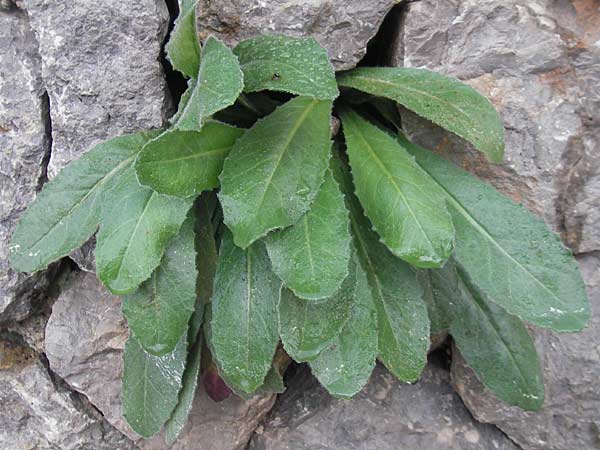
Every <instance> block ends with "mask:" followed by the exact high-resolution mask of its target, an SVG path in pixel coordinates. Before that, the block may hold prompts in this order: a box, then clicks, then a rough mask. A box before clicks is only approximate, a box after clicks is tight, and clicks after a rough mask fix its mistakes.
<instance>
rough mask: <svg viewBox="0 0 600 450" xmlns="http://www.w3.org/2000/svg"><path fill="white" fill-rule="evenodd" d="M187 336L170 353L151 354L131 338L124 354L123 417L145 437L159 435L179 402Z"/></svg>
mask: <svg viewBox="0 0 600 450" xmlns="http://www.w3.org/2000/svg"><path fill="white" fill-rule="evenodd" d="M186 355H187V341H186V337H185V334H184V336H183V337H182V339H181V340H180V341H179V343H178V344H177V347H175V350H173V352H171V353H167V354H166V355H163V356H153V355H150V354H148V353H146V352H144V350H143V349H142V347H141V346H140V345H139V344H138V343H137V341H136V340H135V338H133V337H131V336H130V337H129V339H128V340H127V343H126V344H125V353H124V354H123V365H124V371H123V394H122V397H123V417H125V419H126V420H127V423H129V425H130V426H131V428H133V430H134V431H135V432H136V433H138V434H140V435H142V436H143V437H145V438H149V437H150V436H152V435H153V434H156V433H157V432H158V431H159V430H160V428H161V426H162V425H163V423H165V421H166V420H167V419H168V418H169V417H170V416H171V413H172V412H173V410H174V409H175V406H176V405H177V401H178V394H179V391H180V389H181V379H182V376H183V371H184V368H185V360H186Z"/></svg>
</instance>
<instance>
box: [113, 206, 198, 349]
mask: <svg viewBox="0 0 600 450" xmlns="http://www.w3.org/2000/svg"><path fill="white" fill-rule="evenodd" d="M194 239H195V235H194V217H193V214H188V218H187V219H186V220H185V222H183V225H182V226H181V229H180V230H179V234H178V235H177V236H176V237H175V238H174V239H173V241H172V242H171V244H170V245H169V247H168V248H167V251H166V252H165V254H164V256H163V258H162V261H161V262H160V265H159V266H158V267H157V268H156V270H155V271H154V273H153V274H152V276H151V277H150V279H149V280H148V281H146V282H144V283H143V284H142V285H141V286H140V287H139V289H138V290H137V291H135V292H134V293H132V294H129V295H127V296H125V297H124V298H123V315H124V316H125V318H126V319H127V324H128V325H129V329H130V330H131V333H132V334H133V335H134V337H135V338H136V340H137V342H138V343H139V344H140V345H141V346H142V348H143V349H144V350H145V351H146V352H148V353H151V354H153V355H157V356H160V355H164V354H166V353H170V352H172V351H173V349H174V348H175V346H176V345H177V343H178V342H179V340H180V339H181V336H182V335H183V334H185V333H186V331H187V330H188V321H189V319H190V316H191V315H192V313H193V312H194V305H195V303H196V250H195V249H194Z"/></svg>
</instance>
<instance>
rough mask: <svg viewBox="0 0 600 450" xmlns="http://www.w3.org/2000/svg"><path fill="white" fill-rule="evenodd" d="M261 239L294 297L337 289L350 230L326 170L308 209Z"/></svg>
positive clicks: (324, 295)
mask: <svg viewBox="0 0 600 450" xmlns="http://www.w3.org/2000/svg"><path fill="white" fill-rule="evenodd" d="M265 243H266V244H267V252H268V253H269V257H270V258H271V263H272V264H273V271H274V272H275V273H276V274H277V275H278V276H279V278H281V279H282V281H283V284H284V285H285V286H286V287H287V288H288V289H291V290H292V291H293V292H294V294H296V295H297V296H298V297H300V298H305V299H311V300H314V299H322V298H327V297H331V296H332V295H333V294H335V293H336V292H337V290H338V289H339V288H340V286H341V285H342V282H343V281H344V279H345V278H346V276H347V275H348V261H349V259H350V230H349V222H348V211H347V210H346V206H345V205H344V196H343V195H342V193H341V192H340V189H339V187H338V185H337V183H336V182H335V180H334V179H333V175H332V174H331V172H330V171H329V170H328V171H327V173H326V174H325V182H324V183H323V184H322V185H321V188H320V189H319V192H318V194H317V196H316V198H315V201H314V202H313V204H312V206H311V209H310V211H308V212H307V213H306V214H304V216H302V218H301V219H300V220H299V221H298V222H297V223H296V224H295V225H292V226H291V227H288V228H285V229H283V230H278V231H276V232H274V233H271V234H270V235H269V236H267V238H266V240H265Z"/></svg>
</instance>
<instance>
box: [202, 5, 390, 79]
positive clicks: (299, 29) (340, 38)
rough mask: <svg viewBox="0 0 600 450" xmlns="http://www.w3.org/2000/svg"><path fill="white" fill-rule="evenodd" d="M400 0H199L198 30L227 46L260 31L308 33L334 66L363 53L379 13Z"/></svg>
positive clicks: (345, 66) (348, 65)
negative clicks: (321, 47) (211, 35)
mask: <svg viewBox="0 0 600 450" xmlns="http://www.w3.org/2000/svg"><path fill="white" fill-rule="evenodd" d="M401 1H402V0H370V1H367V2H365V1H362V0H311V1H300V0H292V1H290V0H271V1H269V2H266V1H262V0H200V1H199V2H198V31H199V33H200V37H201V39H205V38H206V37H207V36H208V35H209V34H213V35H216V36H217V37H218V38H219V39H221V40H223V41H224V42H226V43H227V44H228V45H230V46H233V45H235V44H237V43H238V42H239V41H240V40H243V39H247V38H249V37H253V36H256V35H260V34H286V35H289V36H302V37H304V36H313V37H314V38H315V39H316V40H317V41H319V43H320V44H321V45H322V46H323V47H325V48H326V49H327V51H328V52H329V58H330V59H331V62H332V63H333V65H334V66H335V68H336V70H345V69H350V68H352V67H354V66H355V65H356V63H357V62H358V61H360V59H361V58H362V57H363V56H364V55H365V52H366V47H367V43H368V42H369V40H370V39H371V38H372V37H373V36H375V34H376V33H377V30H378V29H379V26H380V25H381V22H382V21H383V19H384V17H385V15H386V14H387V13H388V12H389V11H390V10H391V8H392V7H393V6H394V5H395V4H398V3H400V2H401Z"/></svg>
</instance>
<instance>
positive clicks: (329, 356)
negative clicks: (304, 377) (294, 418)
mask: <svg viewBox="0 0 600 450" xmlns="http://www.w3.org/2000/svg"><path fill="white" fill-rule="evenodd" d="M377 347H378V344H377V316H376V310H375V306H374V304H373V300H372V297H371V292H370V290H369V284H368V282H367V276H366V274H365V272H364V271H363V270H362V268H361V267H360V265H358V270H357V275H356V294H355V296H354V301H353V303H352V306H351V314H350V318H349V319H348V321H347V322H346V324H345V325H344V328H343V329H342V331H341V333H340V334H339V335H338V336H336V337H335V339H334V340H333V342H332V343H331V345H330V346H329V347H327V348H326V349H325V350H323V351H322V352H321V353H320V354H319V355H318V356H317V357H316V358H315V359H314V360H312V361H310V362H309V365H310V368H311V370H312V373H313V375H314V376H315V377H317V379H318V380H319V382H320V383H321V384H322V385H323V386H324V387H325V389H327V391H328V392H329V393H330V394H331V395H333V396H335V397H341V398H347V399H349V398H351V397H353V396H354V395H356V394H357V393H358V392H360V390H361V389H362V388H363V387H364V386H365V385H366V384H367V382H368V381H369V377H370V376H371V372H372V371H373V367H375V359H376V358H377Z"/></svg>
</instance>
